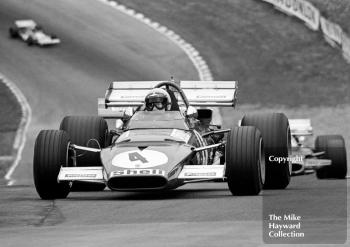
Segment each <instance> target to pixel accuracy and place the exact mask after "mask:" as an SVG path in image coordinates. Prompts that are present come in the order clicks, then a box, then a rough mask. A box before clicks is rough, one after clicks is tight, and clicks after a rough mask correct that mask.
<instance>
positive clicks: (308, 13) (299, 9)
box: [263, 0, 320, 31]
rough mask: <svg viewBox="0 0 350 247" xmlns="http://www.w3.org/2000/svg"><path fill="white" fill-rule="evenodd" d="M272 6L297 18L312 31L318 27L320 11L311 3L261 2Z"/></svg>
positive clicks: (298, 1)
mask: <svg viewBox="0 0 350 247" xmlns="http://www.w3.org/2000/svg"><path fill="white" fill-rule="evenodd" d="M263 1H265V2H268V3H271V4H273V5H274V6H275V7H276V8H277V9H279V10H280V11H282V12H284V13H286V14H288V15H293V16H296V17H298V18H299V19H301V20H303V21H304V22H305V24H306V25H307V26H308V27H309V28H311V29H312V30H315V31H316V30H318V29H319V26H320V11H319V10H318V9H317V8H316V7H315V6H314V5H312V4H311V3H309V2H307V1H304V0H263Z"/></svg>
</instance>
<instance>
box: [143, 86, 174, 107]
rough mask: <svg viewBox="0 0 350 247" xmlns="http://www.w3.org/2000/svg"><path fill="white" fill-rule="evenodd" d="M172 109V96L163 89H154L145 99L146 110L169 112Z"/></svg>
mask: <svg viewBox="0 0 350 247" xmlns="http://www.w3.org/2000/svg"><path fill="white" fill-rule="evenodd" d="M170 107H171V98H170V95H169V94H168V93H167V91H165V90H164V89H162V88H153V89H152V90H151V91H149V93H148V94H147V95H146V97H145V110H147V111H153V110H154V109H158V110H166V111H169V110H170Z"/></svg>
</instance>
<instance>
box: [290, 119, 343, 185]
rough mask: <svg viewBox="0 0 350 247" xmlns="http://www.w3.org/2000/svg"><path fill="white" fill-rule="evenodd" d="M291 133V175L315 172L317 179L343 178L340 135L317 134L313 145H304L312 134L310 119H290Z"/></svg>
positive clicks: (341, 140)
mask: <svg viewBox="0 0 350 247" xmlns="http://www.w3.org/2000/svg"><path fill="white" fill-rule="evenodd" d="M289 124H290V128H291V135H292V157H293V159H292V175H294V176H297V175H304V174H310V173H314V172H316V176H317V178H319V179H328V178H336V179H344V178H345V177H346V174H347V160H346V147H345V141H344V138H343V137H342V136H340V135H323V136H317V137H316V139H315V146H314V147H310V146H307V145H305V141H306V138H307V137H309V136H312V135H313V129H312V126H311V120H310V119H290V120H289Z"/></svg>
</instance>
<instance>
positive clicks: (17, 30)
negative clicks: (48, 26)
mask: <svg viewBox="0 0 350 247" xmlns="http://www.w3.org/2000/svg"><path fill="white" fill-rule="evenodd" d="M9 34H10V37H11V38H13V39H15V38H20V39H22V40H23V41H24V42H26V43H27V45H29V46H31V45H38V46H50V45H56V44H59V43H61V41H60V39H58V38H57V37H56V35H48V34H46V33H44V31H43V29H42V27H41V26H39V25H38V24H36V23H35V22H34V21H33V20H17V21H15V23H14V26H13V27H10V28H9Z"/></svg>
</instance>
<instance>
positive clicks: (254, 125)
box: [33, 81, 291, 199]
mask: <svg viewBox="0 0 350 247" xmlns="http://www.w3.org/2000/svg"><path fill="white" fill-rule="evenodd" d="M154 88H162V89H164V90H166V91H167V92H168V93H169V95H170V98H171V103H172V107H171V110H168V111H145V110H142V106H143V105H144V99H145V96H146V94H147V92H149V90H150V89H154ZM236 91H237V82H235V81H181V82H175V81H163V82H161V81H141V82H140V81H139V82H113V83H111V85H110V87H109V88H108V89H107V92H106V94H105V97H104V98H101V99H99V104H98V105H99V107H98V116H67V117H65V118H64V119H63V120H62V122H61V124H60V128H59V130H42V131H40V133H39V135H38V136H37V139H36V142H35V147H34V161H33V169H34V183H35V187H36V190H37V192H38V194H39V196H40V197H41V198H42V199H55V198H66V197H67V195H68V194H69V193H70V191H72V188H73V187H74V186H75V184H76V183H80V185H83V184H85V185H86V186H88V187H89V189H91V190H103V189H104V188H105V186H107V187H108V188H109V189H110V190H112V191H152V190H153V191H154V190H170V189H176V188H178V187H180V186H182V185H184V184H187V183H200V182H207V181H218V180H220V181H226V182H227V184H228V188H229V190H230V191H231V193H232V194H233V195H258V194H259V193H260V191H261V190H262V188H267V189H284V188H286V187H287V186H288V184H289V181H290V175H291V174H290V171H291V169H290V168H291V167H290V163H288V162H284V163H283V162H282V163H278V164H277V163H274V162H271V161H269V159H268V157H269V156H271V155H274V156H277V157H288V155H289V153H290V151H291V144H290V129H289V123H288V119H287V118H286V116H285V115H284V114H282V113H268V114H249V115H246V116H245V117H244V118H243V119H242V121H241V126H236V125H234V124H233V123H232V126H233V127H232V128H230V129H221V126H219V125H215V124H213V123H212V113H213V110H212V108H211V107H234V106H235V102H236ZM196 107H197V109H196ZM107 121H112V122H114V123H113V126H114V127H113V128H111V127H109V125H111V124H109V125H108V124H107Z"/></svg>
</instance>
